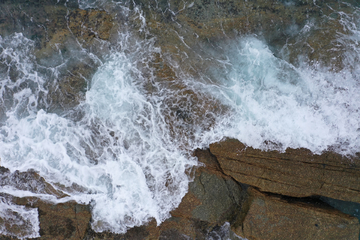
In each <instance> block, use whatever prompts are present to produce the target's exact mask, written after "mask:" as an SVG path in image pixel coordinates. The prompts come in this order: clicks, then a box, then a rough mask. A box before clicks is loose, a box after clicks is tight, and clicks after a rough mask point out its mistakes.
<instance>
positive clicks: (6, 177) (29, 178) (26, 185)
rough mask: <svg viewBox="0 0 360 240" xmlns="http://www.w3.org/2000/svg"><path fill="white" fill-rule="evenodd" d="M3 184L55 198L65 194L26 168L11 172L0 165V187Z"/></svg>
mask: <svg viewBox="0 0 360 240" xmlns="http://www.w3.org/2000/svg"><path fill="white" fill-rule="evenodd" d="M4 186H12V187H14V188H15V189H19V190H26V191H29V192H33V193H42V194H49V195H52V196H55V197H56V198H63V197H66V196H67V195H66V194H64V193H63V192H61V191H59V190H56V189H55V188H54V187H53V186H52V185H51V184H49V183H47V182H46V181H45V179H44V178H43V177H41V176H40V175H39V174H38V173H37V172H35V171H34V170H28V171H26V172H20V171H15V172H13V173H11V172H10V170H9V169H7V168H4V167H1V166H0V187H4Z"/></svg>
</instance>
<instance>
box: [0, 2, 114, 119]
mask: <svg viewBox="0 0 360 240" xmlns="http://www.w3.org/2000/svg"><path fill="white" fill-rule="evenodd" d="M76 2H77V1H76ZM65 3H66V4H65ZM73 3H75V1H73V0H71V1H64V0H61V1H56V0H43V1H16V2H13V1H5V2H4V3H3V4H2V9H0V35H1V36H2V37H4V38H5V37H11V36H9V35H12V34H14V33H16V32H21V34H23V35H24V36H25V37H26V38H28V39H30V40H31V41H30V43H31V44H32V45H33V46H34V47H31V50H30V53H29V54H31V56H32V55H33V56H35V57H31V59H32V61H33V64H34V65H35V66H37V68H36V71H38V73H39V74H40V76H41V77H42V78H44V80H46V84H44V88H45V89H46V90H47V94H46V96H44V97H43V96H41V97H40V98H39V103H38V106H39V108H43V109H46V111H47V112H55V113H60V112H62V111H63V110H67V109H70V108H73V107H75V106H77V105H78V104H79V103H80V101H82V100H84V99H85V92H86V90H87V87H88V86H87V83H88V81H89V80H90V79H91V77H92V76H93V74H94V73H95V72H96V70H97V68H98V66H99V65H100V64H101V60H103V59H104V58H103V57H104V56H105V55H106V54H107V53H109V45H110V42H109V41H108V40H109V39H110V37H111V34H112V33H113V26H114V25H115V23H114V21H113V16H112V15H110V14H108V13H106V12H105V11H102V10H94V9H89V10H82V9H78V8H77V7H78V6H77V4H73ZM118 29H119V26H117V30H118ZM28 45H29V44H27V45H25V47H29V46H28ZM2 61H3V63H2V64H0V70H2V69H3V71H4V73H6V74H7V72H9V78H10V79H11V81H13V82H15V81H17V80H18V79H20V78H22V77H24V76H23V75H24V74H23V72H21V69H20V70H19V69H17V67H16V64H14V63H12V62H7V60H6V59H4V60H2ZM43 98H45V99H43ZM2 111H4V110H3V109H2V107H0V112H2ZM0 120H1V119H0Z"/></svg>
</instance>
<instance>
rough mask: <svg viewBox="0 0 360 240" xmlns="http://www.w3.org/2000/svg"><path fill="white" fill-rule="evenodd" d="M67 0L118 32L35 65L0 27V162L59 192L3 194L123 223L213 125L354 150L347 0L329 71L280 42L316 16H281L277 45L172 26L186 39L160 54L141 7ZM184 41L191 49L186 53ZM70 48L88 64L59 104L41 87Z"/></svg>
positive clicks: (138, 215)
mask: <svg viewBox="0 0 360 240" xmlns="http://www.w3.org/2000/svg"><path fill="white" fill-rule="evenodd" d="M79 3H80V7H81V8H83V9H87V8H100V9H105V10H106V11H108V12H111V13H112V14H115V16H116V18H115V19H130V20H129V24H128V26H126V27H123V28H120V29H118V30H117V31H115V33H113V34H114V36H115V37H114V38H113V39H116V41H114V40H112V41H109V42H110V43H106V44H109V45H110V48H109V49H110V50H109V51H108V52H104V54H102V55H101V54H99V53H96V54H97V55H96V54H95V53H93V52H89V51H87V50H84V49H82V48H79V49H80V50H77V51H73V55H71V54H70V56H67V58H66V57H64V56H65V55H62V54H60V55H59V56H60V57H57V58H56V61H55V62H59V64H58V65H52V66H45V65H44V62H41V61H39V59H37V58H38V57H37V56H36V54H35V53H36V41H35V40H31V39H29V38H28V37H26V36H24V34H22V33H20V32H18V33H13V34H10V35H8V36H1V39H0V48H1V51H0V59H1V71H0V77H1V79H0V97H1V98H0V104H1V106H0V107H1V108H0V114H1V115H0V141H1V147H0V158H1V166H4V167H6V168H9V169H10V170H11V171H15V170H19V171H27V170H28V169H35V171H37V172H38V173H39V174H40V175H41V176H42V177H44V178H45V179H46V181H47V182H49V183H51V184H52V185H53V186H54V187H55V188H56V189H58V190H61V191H63V192H65V193H66V194H68V195H69V197H66V198H62V199H56V197H49V196H44V193H42V192H31V193H30V192H28V191H23V190H21V189H22V187H21V186H6V187H3V188H1V192H3V193H9V194H12V195H14V196H22V197H23V196H38V197H40V198H46V199H48V200H50V201H53V202H63V201H67V200H71V199H73V200H76V201H78V202H80V203H90V204H91V206H92V218H93V222H92V227H93V229H94V230H95V231H99V232H101V231H111V232H115V233H124V232H126V230H127V229H128V228H130V227H133V226H139V225H142V224H144V223H146V222H147V221H149V220H150V219H153V218H154V219H156V221H157V223H158V224H160V223H161V222H162V221H164V220H165V219H166V218H168V217H169V216H170V215H169V212H170V211H171V210H172V209H174V208H176V207H177V206H178V204H179V203H180V201H181V199H182V197H183V196H184V195H185V194H186V192H187V190H188V182H189V181H191V177H190V176H189V172H190V169H191V168H192V167H194V166H197V164H198V163H197V162H196V159H195V158H194V157H192V155H191V152H192V150H194V149H196V148H198V147H207V146H208V145H209V144H210V143H212V142H215V141H219V140H221V139H223V138H224V137H232V138H237V139H239V140H240V141H241V142H243V143H245V144H247V145H249V146H252V147H256V148H262V149H279V150H285V149H286V148H287V147H292V148H298V147H305V148H308V149H310V150H311V151H313V152H315V153H321V152H322V151H324V150H328V149H331V150H333V151H336V152H339V153H341V154H344V155H346V154H350V155H352V154H355V153H356V152H357V151H358V149H359V147H360V138H359V132H360V111H359V110H360V102H359V101H358V99H360V82H359V79H360V67H359V56H360V55H359V54H360V48H359V41H360V31H359V30H360V25H359V24H360V17H359V11H360V9H359V8H358V7H355V6H351V5H350V9H351V11H350V13H349V12H346V13H345V12H342V11H340V10H339V11H338V10H333V12H336V13H337V14H338V18H337V20H336V21H337V22H338V23H339V24H340V25H341V27H342V28H343V29H345V30H344V31H342V32H339V33H338V36H337V37H336V38H335V39H336V41H334V42H333V43H332V44H333V47H332V48H329V49H330V50H329V51H331V49H333V51H337V49H339V48H341V49H342V51H341V53H339V54H341V63H342V66H343V67H342V68H341V70H337V69H335V67H334V66H333V65H331V64H330V65H327V64H324V63H323V62H322V61H321V59H320V60H314V59H310V57H309V55H306V54H304V55H302V54H297V59H296V61H295V60H291V57H290V55H291V53H292V51H295V50H294V49H293V48H292V46H296V44H299V43H300V42H302V43H306V42H307V41H308V40H307V39H309V38H310V37H309V36H311V34H312V33H313V32H314V31H315V30H316V29H317V28H318V27H319V26H320V25H321V24H322V21H325V20H326V18H322V19H309V21H307V22H306V24H305V25H304V26H303V27H302V28H299V27H294V28H291V29H296V31H295V32H296V33H294V37H292V38H291V39H292V40H293V41H292V42H291V41H290V40H291V39H290V40H289V41H288V42H287V41H284V44H283V45H282V46H281V47H279V46H273V45H271V44H270V43H269V42H268V41H267V40H266V38H265V39H264V37H262V36H259V35H257V34H238V35H236V37H231V38H227V36H226V34H225V35H224V39H226V40H224V41H218V42H210V43H209V42H206V41H205V42H201V40H198V41H200V45H196V44H197V43H196V44H195V45H191V44H190V42H191V41H193V40H191V41H190V37H188V36H186V35H185V36H182V35H181V33H177V36H178V37H179V39H178V41H177V44H178V45H175V47H178V49H180V50H179V51H180V52H181V51H182V50H181V49H190V50H187V51H189V52H186V51H183V52H181V54H182V55H181V54H180V55H179V56H180V57H171V54H172V53H171V52H170V53H169V52H166V48H165V47H164V48H162V46H159V45H158V40H159V39H160V40H161V36H153V35H151V34H150V33H149V32H151V26H147V24H146V17H148V16H147V15H146V14H148V13H147V12H146V11H145V10H147V9H144V8H145V7H144V6H142V7H140V5H139V6H138V5H135V6H132V7H131V6H130V5H131V4H130V5H128V4H127V3H120V2H116V1H114V2H112V1H80V2H79ZM288 4H290V5H291V2H288ZM191 7H192V6H191V4H190V5H188V8H191ZM144 11H145V12H146V13H144ZM154 11H155V10H154ZM324 19H325V20H324ZM174 21H175V20H174ZM334 21H335V20H334ZM131 24H133V25H134V26H133V25H131ZM344 32H345V33H346V34H344ZM294 39H295V40H294ZM187 42H188V43H189V44H187ZM289 42H291V43H289ZM198 46H201V47H200V48H199V49H197V47H198ZM192 48H193V49H192ZM79 53H81V54H79ZM190 53H195V55H196V57H197V58H198V59H202V61H198V62H197V63H196V64H193V63H194V62H195V61H196V59H195V60H191V59H187V57H189V56H190V57H191V55H190ZM80 55H81V56H84V57H78V56H80ZM169 55H170V57H168V56H169ZM155 56H160V58H161V59H162V61H163V62H165V63H166V64H167V65H168V66H169V68H170V69H171V71H172V72H173V77H172V78H171V79H170V80H169V79H168V80H166V81H165V80H164V79H161V77H160V78H159V77H158V75H157V74H158V71H159V70H158V69H157V68H158V67H157V66H154V62H156V57H155ZM76 57H77V58H76ZM190 57H189V58H190ZM69 59H72V60H71V61H73V59H77V61H85V60H84V59H93V61H94V62H96V64H97V65H98V68H97V70H96V72H95V73H94V75H93V76H92V77H90V78H85V80H86V83H87V88H86V91H85V93H84V98H83V99H82V100H81V101H80V103H79V104H75V105H74V106H73V105H72V106H71V107H68V109H67V108H64V110H59V109H58V108H54V106H53V104H55V103H53V102H52V101H50V100H49V98H48V96H50V95H51V91H52V89H53V88H54V87H55V88H56V87H57V82H58V81H60V77H59V76H61V74H62V71H63V67H64V65H66V64H67V63H69V62H71V61H70V60H69ZM184 59H185V60H184ZM74 61H75V60H74ZM325 62H326V61H325ZM161 64H162V63H159V65H161ZM97 65H96V66H97ZM189 65H190V66H191V67H192V68H193V69H192V71H189V69H190V67H189ZM161 66H162V65H161ZM54 109H57V110H54ZM75 185H76V186H77V187H74V186H75ZM1 204H2V205H4V206H6V208H9V209H11V210H6V211H13V212H18V213H19V214H20V215H21V216H23V219H25V220H26V221H29V222H31V224H30V223H29V224H28V225H26V226H27V229H29V231H28V233H27V235H26V234H25V235H24V236H19V237H25V238H31V237H36V236H38V231H39V223H38V218H37V214H38V213H37V211H34V210H29V209H25V208H22V207H19V206H15V205H11V204H10V202H6V201H5V200H4V201H3V202H1ZM6 208H5V207H4V208H2V209H6ZM2 214H3V213H2ZM1 216H4V215H1ZM1 229H2V228H1V227H0V233H2V234H7V232H6V230H1Z"/></svg>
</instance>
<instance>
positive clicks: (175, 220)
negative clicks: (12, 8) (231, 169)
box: [85, 149, 244, 240]
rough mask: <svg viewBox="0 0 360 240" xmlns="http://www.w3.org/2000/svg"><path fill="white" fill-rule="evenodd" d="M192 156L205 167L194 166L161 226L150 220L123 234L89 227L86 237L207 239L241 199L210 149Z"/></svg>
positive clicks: (231, 217) (94, 239) (92, 239)
mask: <svg viewBox="0 0 360 240" xmlns="http://www.w3.org/2000/svg"><path fill="white" fill-rule="evenodd" d="M194 155H195V156H197V157H198V159H199V161H200V162H202V163H203V164H204V166H202V167H199V168H198V169H196V171H195V173H194V175H195V178H194V181H193V182H191V183H189V192H188V193H187V194H186V195H185V196H184V198H183V199H182V201H181V203H180V205H179V207H178V208H176V209H175V210H173V211H172V212H171V213H170V214H171V216H172V217H170V218H169V219H167V220H165V221H164V222H163V223H161V225H160V226H157V224H156V221H155V220H153V221H151V222H149V223H148V224H147V225H145V226H141V227H135V228H132V229H129V230H128V231H127V232H126V234H113V233H109V232H107V233H95V232H94V231H93V230H91V229H90V228H89V229H88V230H87V235H86V237H85V239H86V240H99V239H109V240H110V239H111V240H112V239H129V240H133V239H161V240H167V239H169V240H170V239H171V240H172V239H209V236H211V234H212V235H215V234H216V231H218V230H219V229H220V230H221V229H222V228H221V226H223V225H224V223H225V222H232V221H234V220H235V219H236V213H238V212H239V211H240V208H241V202H242V201H243V199H244V196H243V194H244V192H243V191H242V189H241V187H240V185H239V184H238V183H236V181H234V180H233V179H232V178H231V177H228V176H226V175H224V174H223V173H222V172H221V170H220V167H219V165H218V163H217V161H216V159H215V157H214V156H212V155H211V153H210V152H209V150H199V149H198V150H196V151H195V153H194Z"/></svg>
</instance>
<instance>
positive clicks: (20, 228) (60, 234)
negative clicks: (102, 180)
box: [0, 194, 91, 240]
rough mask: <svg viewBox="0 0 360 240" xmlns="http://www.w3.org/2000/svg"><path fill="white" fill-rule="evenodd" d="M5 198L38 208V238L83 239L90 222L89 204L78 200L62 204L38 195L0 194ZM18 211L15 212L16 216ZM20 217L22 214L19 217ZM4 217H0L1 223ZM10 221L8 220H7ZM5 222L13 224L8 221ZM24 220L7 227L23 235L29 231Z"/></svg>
mask: <svg viewBox="0 0 360 240" xmlns="http://www.w3.org/2000/svg"><path fill="white" fill-rule="evenodd" d="M0 196H1V197H2V198H3V199H6V200H7V202H10V203H11V204H16V205H19V206H24V207H25V208H26V209H34V208H37V210H38V214H39V222H40V231H39V233H40V237H39V238H38V239H41V240H42V239H44V240H45V239H57V240H62V239H64V240H65V239H66V240H68V239H74V240H75V239H76V240H77V239H83V238H84V236H85V232H86V229H87V227H88V226H89V222H90V219H91V213H90V208H89V206H88V205H82V204H78V203H76V202H73V201H71V202H65V203H60V204H52V203H49V202H45V201H43V200H40V199H38V198H36V197H23V198H19V197H13V196H11V195H8V194H1V195H0ZM16 215H17V213H14V216H16ZM17 218H19V219H20V216H19V217H17ZM1 221H2V219H1V218H0V223H1ZM7 221H8V220H7ZM5 224H11V223H10V222H6V223H5ZM26 224H28V225H29V224H30V223H27V222H24V221H23V220H19V222H18V223H14V224H13V225H12V226H10V227H11V228H9V227H8V226H7V225H5V226H6V229H7V230H8V231H9V232H10V233H15V234H14V235H16V236H22V235H21V234H22V233H27V232H26V231H29V230H28V229H29V227H28V226H27V225H26ZM9 237H10V236H1V235H0V239H3V238H4V239H7V238H9Z"/></svg>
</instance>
